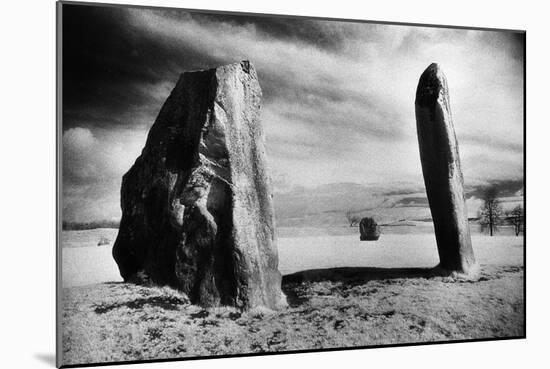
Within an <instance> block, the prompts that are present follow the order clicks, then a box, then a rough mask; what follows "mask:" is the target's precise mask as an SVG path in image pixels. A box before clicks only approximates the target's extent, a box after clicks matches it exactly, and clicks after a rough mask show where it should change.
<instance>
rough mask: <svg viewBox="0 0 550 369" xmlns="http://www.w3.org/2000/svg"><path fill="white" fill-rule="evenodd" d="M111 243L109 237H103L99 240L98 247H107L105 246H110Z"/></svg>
mask: <svg viewBox="0 0 550 369" xmlns="http://www.w3.org/2000/svg"><path fill="white" fill-rule="evenodd" d="M110 243H111V240H110V239H108V238H107V237H101V238H100V239H99V242H98V243H97V245H98V246H105V245H109V244H110Z"/></svg>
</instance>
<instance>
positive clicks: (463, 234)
mask: <svg viewBox="0 0 550 369" xmlns="http://www.w3.org/2000/svg"><path fill="white" fill-rule="evenodd" d="M415 108H416V127H417V133H418V143H419V146H420V160H421V162H422V172H423V175H424V183H425V185H426V192H427V195H428V201H429V203H430V210H431V213H432V218H433V222H434V228H435V235H436V240H437V249H438V252H439V259H440V264H439V267H440V268H441V269H443V270H446V271H451V272H457V273H464V274H472V273H476V272H477V264H476V262H475V258H474V253H473V250H472V241H471V238H470V228H469V225H468V213H467V210H466V202H465V199H464V188H463V178H462V170H461V168H460V158H459V153H458V143H457V140H456V135H455V130H454V126H453V120H452V116H451V107H450V100H449V90H448V87H447V80H446V78H445V75H444V74H443V71H442V70H441V68H440V67H439V66H438V65H437V64H435V63H433V64H431V65H430V66H429V67H428V68H427V69H426V70H425V71H424V73H422V76H421V77H420V81H419V82H418V88H417V90H416V101H415Z"/></svg>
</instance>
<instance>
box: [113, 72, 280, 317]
mask: <svg viewBox="0 0 550 369" xmlns="http://www.w3.org/2000/svg"><path fill="white" fill-rule="evenodd" d="M261 95H262V93H261V89H260V85H259V83H258V78H257V75H256V71H255V70H254V67H253V66H252V65H251V64H250V63H249V62H247V61H244V62H241V63H236V64H230V65H226V66H223V67H219V68H216V69H210V70H204V71H197V72H188V73H183V74H182V75H181V77H180V79H179V81H178V83H177V85H176V87H175V88H174V90H173V91H172V93H171V94H170V96H169V97H168V99H167V100H166V102H165V103H164V106H163V107H162V109H161V111H160V113H159V115H158V117H157V119H156V121H155V123H154V125H153V126H152V127H151V130H150V132H149V136H148V137H147V142H146V144H145V147H144V149H143V151H142V153H141V156H140V157H138V158H137V160H136V162H135V164H134V165H133V166H132V168H130V170H129V171H128V173H126V174H125V175H124V177H123V180H122V189H121V206H122V219H121V223H120V229H119V233H118V237H117V240H116V243H115V245H114V247H113V257H114V258H115V260H116V262H117V264H118V266H119V269H120V273H121V275H122V277H123V278H124V280H126V281H138V282H139V281H144V280H147V281H152V282H154V283H157V284H168V285H172V286H174V287H176V288H179V289H181V290H182V291H184V292H185V293H187V295H188V296H189V298H190V300H191V301H192V302H194V303H198V304H201V305H204V306H218V305H231V306H237V307H239V308H243V309H248V308H252V307H255V306H265V307H269V308H277V307H280V306H282V305H284V304H285V299H284V295H283V293H282V292H281V275H280V273H279V271H278V269H277V267H278V255H277V247H276V243H275V234H274V215H273V203H272V189H271V183H270V180H269V177H268V172H267V168H266V155H265V149H264V141H265V140H264V134H263V130H262V126H261V124H260V99H261Z"/></svg>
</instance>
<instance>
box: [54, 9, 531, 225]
mask: <svg viewBox="0 0 550 369" xmlns="http://www.w3.org/2000/svg"><path fill="white" fill-rule="evenodd" d="M63 23H64V39H63V46H64V52H63V65H64V69H63V83H64V85H63V91H64V93H63V99H64V107H63V125H64V145H65V140H66V141H67V149H66V150H73V151H72V153H73V154H72V158H73V159H71V160H70V161H69V162H68V163H67V165H64V187H67V190H66V192H67V193H69V192H70V193H75V194H76V193H78V195H75V197H74V198H75V199H76V198H77V197H78V196H79V197H78V206H77V205H69V202H67V203H66V204H67V206H64V209H65V208H66V214H71V218H77V217H82V218H93V217H100V218H109V217H116V216H117V215H118V214H119V210H105V211H104V214H103V216H101V209H99V210H98V212H97V214H94V215H93V217H92V215H91V213H90V211H89V210H88V207H87V206H85V204H87V203H91V202H95V203H103V202H105V201H107V200H105V199H109V201H111V200H112V199H116V204H115V206H114V207H115V208H117V207H118V191H119V188H117V186H118V185H119V183H120V177H121V176H122V174H123V173H124V172H125V171H126V170H127V169H128V168H129V166H130V165H131V163H132V161H133V159H135V157H136V156H137V155H138V154H139V149H140V148H141V147H142V146H143V144H144V141H145V135H146V132H147V130H148V128H149V127H150V126H151V124H152V123H153V121H154V119H155V117H156V114H157V113H158V111H159V109H160V107H161V105H162V102H163V101H164V100H165V99H166V97H167V96H168V94H169V93H170V89H171V88H172V87H173V85H174V84H175V82H176V80H177V77H178V75H179V73H181V72H183V71H186V70H194V69H204V68H209V67H215V66H217V65H221V64H225V63H231V62H235V61H239V60H243V59H248V60H251V61H252V62H253V64H254V65H255V67H256V69H257V71H258V75H259V78H260V84H261V86H262V89H263V92H264V99H263V107H262V117H263V122H264V125H265V127H266V132H267V149H268V154H269V162H270V164H271V166H272V168H273V170H274V173H275V178H276V181H275V184H276V186H277V190H280V191H283V190H285V191H286V190H288V189H289V188H292V187H295V186H307V187H311V186H316V185H319V184H329V183H340V182H352V183H362V184H370V185H379V186H380V187H381V188H387V189H390V188H393V187H394V186H393V185H392V184H393V183H408V184H409V186H410V188H415V189H417V188H419V187H420V188H422V187H421V185H422V175H421V169H420V161H419V155H418V143H417V141H416V126H415V119H414V96H415V90H416V84H417V82H418V78H419V76H420V74H421V73H422V71H423V70H424V69H425V68H426V67H427V66H428V65H429V64H430V63H431V62H433V61H436V62H438V63H440V64H441V65H442V67H443V69H444V71H445V73H446V75H447V78H448V80H449V86H450V90H451V104H452V109H453V116H454V121H455V127H456V130H457V136H458V139H459V142H460V150H461V155H462V161H463V168H464V176H465V181H466V184H467V185H470V186H474V185H480V184H488V183H490V182H491V181H497V180H499V181H502V180H516V181H517V180H520V181H521V180H522V178H523V157H522V155H523V129H522V127H523V42H524V41H523V36H522V35H516V34H514V33H503V32H488V31H472V30H456V29H440V28H430V27H408V26H397V25H396V26H391V25H376V24H369V23H350V22H335V21H318V20H311V19H307V20H306V19H297V18H282V17H264V16H238V15H212V14H206V13H189V12H183V11H176V10H150V9H138V8H112V7H91V6H78V5H65V6H64V16H63ZM129 137H131V139H129ZM86 145H90V146H86ZM138 148H139V149H138ZM64 150H65V148H64ZM98 152H102V153H103V154H102V155H99V156H98V155H97V153H98ZM110 155H116V156H118V157H120V158H122V159H113V158H111V157H110ZM98 157H101V160H102V161H101V162H100V161H98ZM105 162H108V163H110V164H109V165H104V163H105ZM65 177H67V179H66V180H65ZM98 181H100V184H101V186H104V187H105V186H106V185H105V183H112V185H109V186H107V187H105V188H104V189H103V190H101V191H100V190H99V188H100V184H98ZM94 183H95V184H94ZM84 189H87V191H88V192H86V191H84ZM386 191H387V190H386ZM113 201H115V200H113ZM71 204H73V203H71ZM78 207H80V208H78ZM107 208H108V209H113V206H111V205H109V206H108V207H107ZM117 211H118V212H117ZM68 220H72V219H68Z"/></svg>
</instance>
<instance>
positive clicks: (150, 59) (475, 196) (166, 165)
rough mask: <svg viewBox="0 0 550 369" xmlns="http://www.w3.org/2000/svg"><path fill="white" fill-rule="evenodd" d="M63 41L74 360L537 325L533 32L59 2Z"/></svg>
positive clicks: (64, 186)
mask: <svg viewBox="0 0 550 369" xmlns="http://www.w3.org/2000/svg"><path fill="white" fill-rule="evenodd" d="M57 52H58V56H57V99H58V122H57V135H58V143H57V146H58V147H57V160H58V190H59V192H58V204H59V205H58V209H57V216H58V217H57V222H58V225H57V226H58V240H57V241H58V244H57V276H58V278H57V309H58V311H57V314H58V315H57V319H58V320H57V365H58V366H59V365H61V366H64V367H70V366H81V365H97V364H117V363H138V362H149V361H164V360H185V359H197V358H213V357H233V356H243V355H244V356H247V355H266V354H283V353H297V352H300V353H303V352H317V351H327V350H342V349H355V348H379V347H391V346H402V345H424V344H430V343H451V342H455V343H458V342H470V341H486V340H505V339H522V338H525V337H526V293H525V272H526V270H525V257H526V252H525V251H526V242H525V240H526V232H527V227H526V206H525V187H526V181H525V162H526V161H525V156H526V145H525V142H526V137H525V117H526V108H525V101H526V100H525V75H526V70H525V69H526V31H525V30H515V29H496V28H471V27H470V28H469V27H466V26H452V27H451V26H443V25H432V24H407V23H391V22H382V21H370V20H366V19H365V20H361V19H353V20H352V19H332V18H317V17H305V16H291V15H269V14H255V13H240V12H237V11H236V12H228V11H213V10H196V9H185V8H181V9H180V8H161V7H142V6H133V5H113V4H99V3H79V2H70V1H68V2H64V1H61V2H58V3H57ZM540 123H541V124H542V123H544V122H542V121H541V122H540ZM538 292H539V293H540V292H542V291H538ZM530 293H535V292H534V291H533V292H531V291H530Z"/></svg>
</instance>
